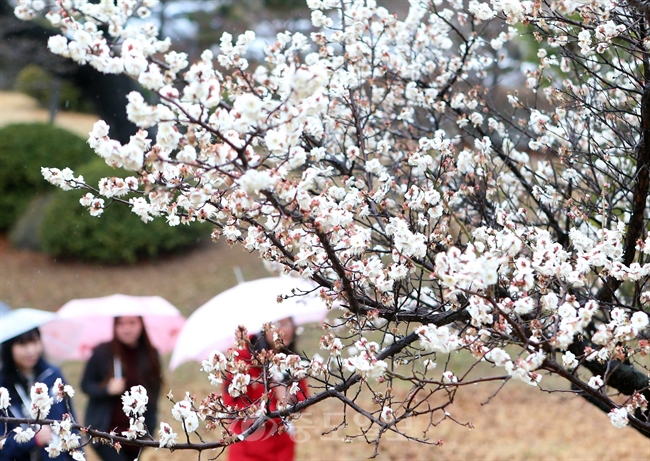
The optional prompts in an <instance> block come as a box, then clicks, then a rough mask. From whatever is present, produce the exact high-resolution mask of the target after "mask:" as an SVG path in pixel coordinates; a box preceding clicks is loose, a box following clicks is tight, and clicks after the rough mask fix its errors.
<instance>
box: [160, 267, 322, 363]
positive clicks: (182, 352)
mask: <svg viewBox="0 0 650 461" xmlns="http://www.w3.org/2000/svg"><path fill="white" fill-rule="evenodd" d="M294 288H295V289H297V291H296V293H299V292H300V291H299V290H301V291H303V292H306V291H311V290H313V289H314V285H313V284H311V283H309V282H307V281H306V280H304V279H298V278H294V277H269V278H263V279H258V280H252V281H250V282H244V283H240V284H239V285H236V286H234V287H232V288H230V289H228V290H226V291H224V292H222V293H220V294H218V295H217V296H215V297H214V298H212V299H211V300H210V301H208V302H207V303H205V304H204V305H203V306H201V307H199V308H198V309H197V310H196V311H195V312H194V313H193V314H192V315H190V317H189V318H188V319H187V322H186V323H185V326H184V327H183V330H182V331H181V334H180V335H179V336H178V341H177V342H176V347H174V352H173V353H172V358H171V362H170V363H169V368H170V369H171V370H174V369H176V368H177V367H178V366H179V365H180V364H181V363H184V362H188V361H190V360H194V361H198V362H200V361H202V360H205V359H207V358H208V354H209V353H210V352H212V351H213V350H215V349H216V350H222V351H223V350H226V349H228V348H229V347H231V346H232V345H233V344H234V342H235V330H236V329H237V327H238V326H239V325H243V326H245V327H246V328H247V329H248V331H249V332H251V333H256V332H258V331H260V330H261V329H262V327H263V325H264V323H266V322H274V321H277V320H281V319H283V318H286V317H292V318H293V321H294V322H295V323H296V325H299V324H303V323H309V322H318V321H322V320H324V319H325V316H326V314H327V305H326V304H325V302H324V301H323V300H322V299H321V298H320V297H319V296H318V294H317V293H311V294H309V295H306V296H294V297H291V298H288V299H285V300H283V301H282V302H281V303H278V295H291V294H292V289H294Z"/></svg>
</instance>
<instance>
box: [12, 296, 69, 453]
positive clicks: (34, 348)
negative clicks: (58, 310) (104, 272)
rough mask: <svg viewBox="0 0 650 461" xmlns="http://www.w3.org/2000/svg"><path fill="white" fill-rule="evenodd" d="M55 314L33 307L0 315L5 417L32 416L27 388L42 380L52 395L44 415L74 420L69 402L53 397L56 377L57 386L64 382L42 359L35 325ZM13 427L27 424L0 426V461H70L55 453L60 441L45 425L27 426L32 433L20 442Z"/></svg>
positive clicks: (57, 370)
mask: <svg viewBox="0 0 650 461" xmlns="http://www.w3.org/2000/svg"><path fill="white" fill-rule="evenodd" d="M55 317H56V316H55V315H54V314H52V313H50V312H45V311H39V310H36V309H18V310H14V311H11V312H9V313H6V314H3V315H2V328H0V342H1V343H2V344H1V351H0V355H1V356H2V369H0V387H4V388H5V389H7V391H8V393H9V397H10V399H11V400H10V402H9V403H10V406H9V408H8V409H7V413H8V416H12V417H14V418H30V417H32V416H33V415H31V414H30V407H31V403H32V398H31V396H30V394H31V388H32V386H33V385H34V384H35V383H42V384H44V385H46V386H47V389H48V391H49V392H50V396H51V397H53V399H52V406H51V407H50V410H49V413H48V415H47V418H48V419H54V420H62V419H64V415H65V414H69V415H70V416H71V417H72V418H73V419H74V413H73V410H72V402H69V401H68V402H66V401H65V400H61V401H59V402H57V398H56V397H55V395H56V394H57V393H58V388H57V385H55V383H57V380H60V381H59V383H60V384H61V385H64V384H65V380H64V379H63V375H62V374H61V371H60V370H59V369H58V368H56V367H54V366H52V365H50V364H49V363H47V362H46V361H45V360H44V358H43V343H42V342H41V333H40V330H39V328H38V326H40V325H42V324H44V323H46V322H48V321H50V320H52V319H53V318H55ZM59 383H57V384H59ZM16 429H20V430H22V431H26V430H27V429H28V427H27V425H25V424H23V425H18V424H12V423H7V424H2V425H1V426H0V439H4V438H5V437H6V440H5V442H4V446H3V447H2V449H1V450H0V461H34V460H46V459H55V460H59V461H72V460H73V458H72V456H71V455H70V453H68V452H61V453H60V454H59V455H58V456H57V455H56V453H57V448H56V447H57V445H59V444H57V443H56V442H57V441H60V440H59V439H58V437H57V436H56V435H54V434H53V433H52V429H51V428H50V426H49V425H43V426H31V429H32V430H33V431H34V432H35V435H34V436H33V437H32V438H31V439H30V440H28V441H24V442H19V440H16V439H17V437H19V434H18V432H16V431H15V430H16ZM68 441H70V442H71V443H76V441H78V436H76V435H74V434H73V435H72V437H70V438H69V439H68ZM59 448H60V447H59ZM50 455H52V456H50Z"/></svg>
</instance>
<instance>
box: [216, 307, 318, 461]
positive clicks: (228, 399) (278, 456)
mask: <svg viewBox="0 0 650 461" xmlns="http://www.w3.org/2000/svg"><path fill="white" fill-rule="evenodd" d="M275 326H276V330H275V331H277V332H278V333H281V335H282V340H283V343H284V344H287V345H288V346H286V347H282V348H278V347H276V346H275V344H276V343H275V341H274V340H273V331H269V332H267V333H266V334H263V333H260V334H258V335H253V336H251V337H250V344H251V348H252V349H253V350H254V351H255V352H257V353H259V352H262V351H263V350H267V351H273V352H274V353H280V352H282V353H285V354H294V352H293V346H294V340H295V330H296V329H295V325H294V323H293V320H292V319H291V318H286V319H283V320H280V321H279V322H277V323H276V324H275ZM237 353H238V354H239V355H238V360H243V361H245V362H247V363H248V364H250V365H249V368H248V371H247V374H248V375H249V376H250V383H249V384H248V386H247V388H246V394H245V395H238V396H233V395H231V394H230V393H229V391H228V388H229V386H230V384H231V383H232V379H233V377H232V375H229V379H228V380H226V381H225V382H224V393H223V402H224V403H225V404H226V405H228V406H233V407H236V408H246V407H247V406H249V405H250V404H257V403H259V402H260V399H261V398H262V396H263V395H264V393H265V389H264V384H263V383H262V382H261V380H258V378H260V376H261V374H262V367H260V366H259V365H258V366H255V365H252V364H251V362H252V355H253V354H252V351H251V350H250V349H249V348H244V349H238V350H237ZM269 387H270V390H269V411H275V410H277V409H278V403H283V402H284V404H292V403H296V402H300V401H302V400H304V399H306V398H307V380H306V379H301V380H299V381H296V380H295V378H294V379H293V380H292V379H291V377H290V376H288V375H287V374H284V375H283V376H282V378H279V377H278V378H276V379H275V381H274V382H273V384H270V385H269ZM232 393H233V394H236V392H232ZM254 421H255V420H254V419H250V420H248V421H236V422H235V423H233V425H232V426H231V428H230V430H231V431H232V433H234V434H241V433H242V432H244V431H245V430H246V429H248V428H249V427H250V426H251V425H252V424H253V422H254ZM295 444H296V442H295V440H294V438H293V435H292V434H290V432H289V431H287V430H286V428H285V427H284V424H283V423H282V421H281V420H279V419H277V420H271V421H267V422H266V423H265V424H264V425H263V426H262V427H260V428H259V429H258V430H257V431H256V432H255V433H253V434H251V435H250V436H249V437H247V438H246V440H244V441H242V442H237V443H234V444H233V445H231V446H230V447H229V448H228V460H229V461H292V460H293V459H294V451H295Z"/></svg>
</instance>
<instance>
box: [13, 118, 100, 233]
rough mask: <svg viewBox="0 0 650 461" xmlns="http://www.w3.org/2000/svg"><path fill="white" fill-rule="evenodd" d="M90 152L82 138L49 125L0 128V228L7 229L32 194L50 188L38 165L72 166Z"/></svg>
mask: <svg viewBox="0 0 650 461" xmlns="http://www.w3.org/2000/svg"><path fill="white" fill-rule="evenodd" d="M94 156H95V154H94V153H93V151H92V150H91V149H90V147H89V146H88V145H87V144H86V141H84V140H83V139H81V138H80V137H79V136H77V135H75V134H74V133H70V132H69V131H66V130H64V129H62V128H58V127H55V126H53V125H49V124H46V123H33V124H16V125H8V126H6V127H3V128H0V231H6V230H7V229H9V228H10V227H11V226H12V225H13V224H14V223H15V222H16V220H17V219H18V218H19V216H20V215H21V214H22V213H23V212H24V211H25V210H26V208H27V205H28V203H29V202H30V201H31V200H32V199H33V198H34V197H35V196H36V195H38V194H39V193H42V192H45V191H53V190H54V186H51V185H50V184H48V183H47V181H45V179H43V176H42V175H41V167H43V166H47V167H55V168H64V167H70V168H73V169H74V168H75V167H77V166H79V165H83V164H84V163H87V162H88V161H89V160H91V159H92V158H93V157H94Z"/></svg>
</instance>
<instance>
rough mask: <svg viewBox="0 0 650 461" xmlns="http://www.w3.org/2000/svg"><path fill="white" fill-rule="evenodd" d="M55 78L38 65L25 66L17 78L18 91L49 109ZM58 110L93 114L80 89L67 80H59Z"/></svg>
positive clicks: (90, 104) (89, 103) (91, 107)
mask: <svg viewBox="0 0 650 461" xmlns="http://www.w3.org/2000/svg"><path fill="white" fill-rule="evenodd" d="M54 84H55V82H54V76H53V75H52V74H51V73H49V72H48V71H46V70H45V69H43V68H42V67H40V66H37V65H36V64H29V65H27V66H25V67H24V68H23V69H22V70H21V71H20V73H19V74H18V76H17V77H16V90H17V91H20V92H21V93H24V94H26V95H28V96H31V97H32V98H34V99H36V101H37V102H38V104H39V106H41V107H49V106H50V104H51V102H52V101H51V99H52V93H53V92H54ZM57 104H58V106H59V107H58V109H60V110H64V111H74V112H92V110H93V106H92V103H91V102H89V101H88V100H87V99H86V98H84V97H83V94H82V92H81V90H80V89H79V88H77V87H76V86H74V85H73V84H72V83H70V82H68V81H66V80H59V93H58V101H57Z"/></svg>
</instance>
